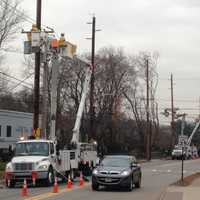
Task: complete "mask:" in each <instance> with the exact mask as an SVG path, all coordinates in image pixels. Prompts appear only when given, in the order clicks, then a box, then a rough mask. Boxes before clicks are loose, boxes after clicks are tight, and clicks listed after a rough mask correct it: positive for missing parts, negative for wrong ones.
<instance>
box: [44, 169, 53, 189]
mask: <svg viewBox="0 0 200 200" xmlns="http://www.w3.org/2000/svg"><path fill="white" fill-rule="evenodd" d="M45 182H46V184H47V186H51V185H53V183H54V171H53V168H52V167H50V168H49V170H48V174H47V178H46V180H45Z"/></svg>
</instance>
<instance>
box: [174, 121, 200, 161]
mask: <svg viewBox="0 0 200 200" xmlns="http://www.w3.org/2000/svg"><path fill="white" fill-rule="evenodd" d="M182 124H183V123H182ZM199 126H200V120H199V121H198V122H197V123H196V125H195V127H194V129H193V131H192V133H191V135H190V136H189V138H188V137H187V136H186V135H183V125H182V130H181V133H182V134H181V135H180V136H179V141H178V144H177V145H175V147H174V149H173V151H172V159H181V157H182V155H183V156H184V159H189V158H192V157H198V151H197V147H196V146H194V145H192V146H191V142H192V139H193V137H194V134H195V133H196V132H197V130H198V128H199ZM182 151H183V152H182Z"/></svg>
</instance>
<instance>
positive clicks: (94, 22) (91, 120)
mask: <svg viewBox="0 0 200 200" xmlns="http://www.w3.org/2000/svg"><path fill="white" fill-rule="evenodd" d="M95 33H96V18H95V16H93V18H92V52H91V65H92V66H91V67H92V75H91V83H90V139H95V133H94V118H95V108H94V68H95Z"/></svg>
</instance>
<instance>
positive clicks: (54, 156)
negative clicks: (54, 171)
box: [50, 142, 56, 168]
mask: <svg viewBox="0 0 200 200" xmlns="http://www.w3.org/2000/svg"><path fill="white" fill-rule="evenodd" d="M50 162H51V164H52V165H53V167H54V168H55V167H56V155H55V149H54V144H53V142H50Z"/></svg>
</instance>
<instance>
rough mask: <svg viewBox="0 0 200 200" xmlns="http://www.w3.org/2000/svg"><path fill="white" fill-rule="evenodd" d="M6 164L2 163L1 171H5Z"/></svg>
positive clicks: (0, 165) (0, 164) (0, 163)
mask: <svg viewBox="0 0 200 200" xmlns="http://www.w3.org/2000/svg"><path fill="white" fill-rule="evenodd" d="M5 167H6V163H5V162H0V171H5Z"/></svg>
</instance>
